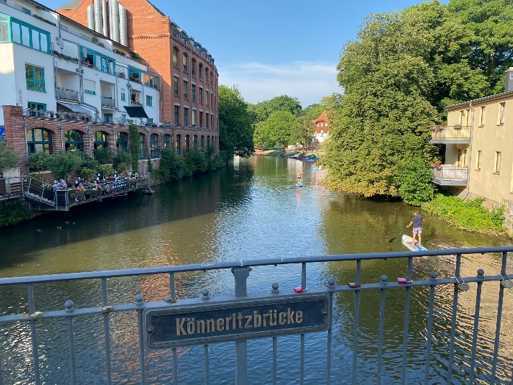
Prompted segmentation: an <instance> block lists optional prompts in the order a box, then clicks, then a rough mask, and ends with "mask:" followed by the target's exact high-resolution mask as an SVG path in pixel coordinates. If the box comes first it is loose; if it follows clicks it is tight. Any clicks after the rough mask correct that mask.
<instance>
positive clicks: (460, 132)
mask: <svg viewBox="0 0 513 385" xmlns="http://www.w3.org/2000/svg"><path fill="white" fill-rule="evenodd" d="M431 131H432V138H431V143H433V144H470V126H462V125H455V126H435V127H433V128H432V130H431Z"/></svg>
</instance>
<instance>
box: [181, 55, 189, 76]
mask: <svg viewBox="0 0 513 385" xmlns="http://www.w3.org/2000/svg"><path fill="white" fill-rule="evenodd" d="M182 63H183V72H185V73H187V72H189V57H188V56H187V54H185V53H184V54H183V57H182Z"/></svg>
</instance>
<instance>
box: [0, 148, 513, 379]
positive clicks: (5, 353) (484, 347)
mask: <svg viewBox="0 0 513 385" xmlns="http://www.w3.org/2000/svg"><path fill="white" fill-rule="evenodd" d="M298 174H303V175H304V182H305V186H304V188H296V187H295V183H296V177H297V175H298ZM412 213H413V209H412V208H410V207H408V206H406V205H404V204H402V203H399V202H376V201H366V200H360V199H357V198H355V197H353V196H347V195H343V194H338V193H333V192H329V191H326V190H325V189H324V188H322V186H321V185H320V172H319V170H318V169H317V168H316V167H315V166H314V165H307V164H303V163H301V162H298V161H295V160H287V159H281V158H272V157H257V158H252V159H249V160H240V161H236V162H235V164H234V166H233V167H230V168H228V169H226V170H223V171H220V172H218V173H215V174H213V175H208V176H204V177H201V178H196V179H193V180H187V181H184V182H180V183H177V184H174V185H170V186H162V187H161V188H160V189H159V190H158V191H157V192H156V194H155V195H153V196H143V195H141V196H135V197H132V198H131V199H127V200H120V201H112V202H109V203H106V204H103V205H94V206H89V207H87V208H81V209H78V210H76V211H73V212H72V213H69V214H67V215H66V216H45V217H41V218H38V219H36V220H34V221H32V222H29V223H26V224H23V225H20V226H17V227H14V228H9V229H3V230H1V233H0V277H10V276H21V275H36V274H50V273H63V272H78V271H93V270H106V269H120V268H132V267H148V266H160V265H170V264H171V265H177V264H189V263H198V262H210V261H234V260H239V259H241V258H245V259H262V258H275V257H295V256H316V255H325V254H339V253H350V252H367V251H395V250H403V246H402V245H401V235H402V234H403V233H404V232H405V231H406V230H405V226H406V224H407V223H408V222H409V220H410V218H411V215H412ZM425 222H426V223H425V231H424V238H425V240H426V242H425V243H426V246H427V247H430V248H439V247H467V246H485V245H486V246H492V245H507V244H510V243H511V241H510V240H508V239H503V238H499V237H494V236H485V235H477V234H473V233H467V232H463V231H460V230H457V229H455V228H454V227H452V226H450V225H448V224H447V223H445V222H443V221H441V220H439V219H437V218H432V217H427V218H426V219H425ZM499 263H500V259H499V257H498V256H497V257H495V256H487V257H483V258H480V257H477V258H476V257H473V258H472V259H470V258H465V257H464V264H463V271H462V273H463V275H475V273H476V270H477V269H478V268H480V267H482V268H484V269H485V271H486V272H487V273H490V274H492V273H497V272H498V271H499ZM405 268H406V266H405V262H404V261H385V262H379V263H378V262H372V263H364V265H363V272H364V274H363V278H364V279H365V280H367V281H371V280H372V281H377V280H378V279H379V277H381V276H382V275H387V276H388V277H389V278H390V279H391V280H395V277H398V276H400V275H401V274H404V271H405ZM453 268H454V266H453V265H452V262H451V260H450V259H447V260H444V261H436V262H434V261H432V260H419V261H417V262H416V264H415V274H416V276H417V277H423V276H425V277H427V276H428V275H429V273H430V272H432V271H437V272H441V273H447V272H449V271H451V269H453ZM353 274H354V269H353V266H348V265H345V264H343V263H331V264H319V265H314V266H313V267H312V268H311V269H310V271H309V276H308V279H309V282H310V284H311V287H312V288H315V287H321V286H323V285H325V283H326V281H327V280H328V279H329V278H335V279H336V280H337V282H350V281H351V280H352V279H353ZM447 274H449V273H447ZM274 282H279V283H280V288H281V290H282V291H283V292H292V289H293V288H294V287H296V286H298V283H299V282H300V279H299V271H297V270H292V269H290V268H287V267H280V268H259V269H255V270H254V271H253V272H252V273H251V276H250V279H249V291H250V293H251V294H263V293H268V292H269V291H270V290H271V285H272V283H274ZM39 286H40V287H38V288H37V289H38V290H37V291H36V303H37V304H38V305H39V306H41V307H42V308H45V309H47V308H54V309H56V308H62V307H63V303H64V301H65V300H66V299H68V298H72V299H73V301H74V302H75V304H76V306H88V305H94V304H97V303H98V297H99V288H98V287H97V286H94V285H90V284H85V283H77V284H74V285H73V286H71V285H67V286H66V285H64V286H63V285H60V286H57V285H39ZM232 286H233V278H232V276H231V275H230V274H229V273H225V272H209V273H203V274H184V275H181V276H180V277H179V279H178V281H177V288H178V294H179V296H180V297H181V298H186V297H196V296H199V295H200V292H201V290H203V289H205V288H208V289H209V290H210V292H211V293H212V295H214V296H215V295H219V294H222V293H227V292H231V290H232ZM166 287H167V282H165V281H164V279H163V280H159V279H144V278H143V279H138V280H136V281H128V280H118V281H117V282H116V284H115V285H113V288H112V293H111V294H110V295H111V297H112V298H113V299H116V300H118V301H130V302H133V301H134V296H135V292H136V290H137V289H141V290H142V291H143V294H144V296H145V299H147V300H148V299H161V298H163V297H165V295H166V290H167V289H166ZM0 291H1V292H0V312H1V313H2V314H7V313H12V312H14V311H19V309H22V308H23V307H24V304H25V302H26V298H25V297H24V293H23V292H20V291H18V290H17V289H16V290H15V289H9V288H6V289H0ZM497 292H498V286H497V285H495V286H494V285H493V284H491V285H487V286H485V289H484V291H483V305H482V306H483V318H482V324H481V329H480V339H479V346H480V352H481V354H480V356H479V357H480V358H479V363H478V371H479V372H480V373H481V375H482V376H483V377H484V378H485V377H486V373H487V372H488V371H489V370H490V364H491V363H490V360H491V358H490V356H491V353H492V352H493V339H494V337H495V316H496V303H497V299H496V297H497ZM451 293H452V288H449V287H448V288H447V290H445V289H440V290H438V291H437V294H436V298H435V306H436V310H435V329H434V335H435V341H434V344H435V345H434V348H433V349H434V350H433V352H434V361H435V362H434V364H433V367H434V369H433V371H432V373H431V380H430V382H429V383H432V384H436V383H440V382H441V379H442V378H443V372H444V370H445V369H446V364H447V359H448V357H447V340H448V335H449V328H450V325H449V323H450V306H451V299H452V298H451ZM396 294H397V295H395V294H389V296H388V297H387V302H386V320H385V328H386V329H385V330H386V333H385V336H384V338H385V350H384V352H385V353H384V354H385V365H386V370H385V377H386V378H385V381H384V383H387V384H394V383H397V381H398V378H399V377H398V376H399V374H400V362H401V355H400V347H401V341H402V317H403V307H404V305H403V302H404V295H403V293H400V292H397V293H396ZM427 295H428V294H427V291H424V290H416V291H414V295H413V301H412V305H411V310H412V320H411V325H410V331H411V336H410V340H411V342H410V351H411V352H410V356H409V365H410V366H409V368H408V371H409V373H410V374H409V375H410V377H411V379H410V381H409V383H412V384H416V383H422V380H421V378H422V377H421V373H422V375H423V354H424V344H425V329H426V325H425V313H426V302H427ZM474 300H475V294H474V293H473V290H472V289H471V290H470V291H469V292H467V293H466V294H465V295H464V296H462V300H461V304H460V309H459V311H460V315H459V318H458V327H457V349H456V356H457V357H456V360H455V361H456V363H457V365H458V373H459V378H460V380H458V381H460V382H455V383H458V384H459V383H465V382H464V378H465V371H466V368H468V365H469V363H468V352H469V349H470V341H469V339H470V336H471V329H472V322H473V321H472V313H473V310H474ZM377 308H378V302H377V295H376V294H375V293H374V294H372V293H370V294H365V295H363V297H362V308H361V322H362V336H361V339H360V344H359V346H358V347H356V348H353V347H352V346H351V344H350V336H351V333H352V332H351V327H352V317H353V299H352V296H350V295H345V294H341V295H337V297H336V303H335V327H334V338H335V340H334V341H335V342H334V356H333V371H334V373H336V377H335V378H336V383H337V384H338V383H340V384H346V383H350V375H347V376H344V375H343V374H344V373H346V374H347V373H350V371H351V363H352V359H351V357H352V354H353V353H354V351H353V350H356V352H357V354H358V356H359V357H360V362H361V364H360V371H361V376H360V383H361V384H374V383H376V377H375V374H376V354H377V353H376V344H375V341H376V335H377V330H378V316H377V314H378V313H377ZM115 318H116V319H115V322H113V323H115V324H116V325H118V328H117V329H116V330H115V332H114V334H113V346H112V349H113V357H114V361H113V363H112V364H113V378H114V383H116V384H136V383H138V381H140V379H139V373H138V365H137V360H138V356H137V354H138V353H137V352H138V349H137V342H138V340H137V337H136V335H134V333H133V332H132V330H133V328H134V327H135V326H134V325H135V318H134V317H133V316H128V315H116V316H115ZM40 323H41V324H40V325H38V326H39V327H40V328H41V332H40V334H41V340H40V359H41V372H42V376H43V378H44V383H46V384H67V383H69V378H68V374H67V373H68V370H67V369H68V368H67V364H66V362H67V361H68V359H67V357H68V355H69V346H68V345H67V343H66V338H65V336H64V335H63V333H62V332H60V330H61V328H62V327H63V325H60V324H59V321H52V322H44V323H43V322H40ZM503 323H504V324H503V328H502V330H503V331H504V333H503V334H504V336H503V338H502V340H501V341H502V344H501V350H500V353H501V360H500V365H499V374H500V376H501V378H504V382H503V383H504V384H506V383H509V382H506V378H508V376H509V378H511V369H512V365H513V349H512V348H511V345H512V344H513V337H512V336H511V335H508V333H507V332H508V331H509V330H510V329H511V328H512V327H513V295H512V294H511V293H509V292H508V293H507V294H506V299H505V316H504V320H503ZM100 324H101V320H100V318H99V317H84V319H82V320H81V321H79V322H77V330H76V340H77V342H76V347H75V349H76V351H77V353H76V354H77V362H78V373H79V375H80V380H79V383H83V384H92V383H94V384H103V383H105V381H104V373H105V363H104V362H103V358H102V357H103V353H102V351H103V348H104V347H103V345H102V344H103V338H102V328H101V327H100ZM119 325H122V327H119ZM29 335H30V329H29V328H28V327H27V326H26V325H21V324H12V325H9V327H8V328H4V329H3V330H0V360H1V362H2V365H3V370H4V372H5V373H6V374H7V375H6V377H7V379H8V381H7V384H31V383H32V380H31V375H30V373H31V371H32V368H31V365H32V363H31V354H30V353H31V350H30V349H31V348H30V344H29V343H28V341H29ZM325 345H326V335H325V333H317V334H312V335H307V337H306V362H307V371H306V375H307V376H306V381H305V383H306V384H315V385H316V384H321V383H323V381H324V369H323V368H324V367H325V358H326V357H325ZM201 349H202V348H193V349H181V350H180V352H179V355H180V363H179V373H178V374H179V379H180V384H196V383H199V382H200V381H201V380H202V378H203V377H202V374H201V371H200V370H198V368H201V362H202V356H201V354H199V352H201V351H202V350H201ZM233 350H234V348H233V343H222V344H217V345H213V346H211V347H210V362H211V365H210V368H211V375H210V379H211V383H212V384H232V383H234V375H233V366H234V360H235V357H234V352H233ZM248 351H249V353H248V354H249V361H250V364H249V367H250V373H249V375H250V379H251V381H252V382H251V383H252V384H269V383H271V371H270V365H271V362H272V340H270V339H262V340H256V341H250V342H249V343H248ZM278 351H279V360H278V379H279V381H278V383H279V384H287V385H292V384H296V383H297V376H298V372H299V362H298V337H296V336H289V337H283V338H280V339H279V346H278ZM196 353H198V354H196ZM171 362H172V354H171V352H169V351H165V350H164V351H158V352H151V353H150V354H149V357H148V360H147V365H148V372H149V378H150V381H149V382H148V383H151V384H169V383H170V381H171V378H172V374H171V370H172V364H171ZM4 381H5V380H4ZM482 383H486V382H482Z"/></svg>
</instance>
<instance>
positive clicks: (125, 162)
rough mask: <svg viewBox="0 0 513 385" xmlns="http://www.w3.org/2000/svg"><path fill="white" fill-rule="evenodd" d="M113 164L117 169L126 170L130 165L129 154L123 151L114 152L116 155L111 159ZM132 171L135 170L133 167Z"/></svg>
mask: <svg viewBox="0 0 513 385" xmlns="http://www.w3.org/2000/svg"><path fill="white" fill-rule="evenodd" d="M112 163H113V166H114V168H115V169H116V170H118V171H120V172H121V171H126V170H128V168H129V165H130V154H129V153H128V152H125V151H120V152H118V153H117V154H116V156H115V157H114V158H113V159H112ZM134 171H137V169H135V170H134Z"/></svg>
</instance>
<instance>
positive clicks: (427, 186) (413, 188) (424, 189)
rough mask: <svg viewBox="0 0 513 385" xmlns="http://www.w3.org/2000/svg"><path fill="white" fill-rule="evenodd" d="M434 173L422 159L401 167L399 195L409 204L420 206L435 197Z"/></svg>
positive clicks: (413, 160)
mask: <svg viewBox="0 0 513 385" xmlns="http://www.w3.org/2000/svg"><path fill="white" fill-rule="evenodd" d="M432 178H433V171H432V169H431V165H430V164H429V163H426V162H425V160H424V159H422V158H416V159H412V160H410V161H408V162H406V163H403V164H402V165H401V169H400V171H399V180H398V183H397V184H398V185H399V195H401V197H402V198H403V199H404V201H405V202H406V203H408V204H411V205H414V206H420V205H421V204H422V203H425V202H429V201H431V200H432V199H433V197H434V189H433V184H432V183H431V181H432Z"/></svg>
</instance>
